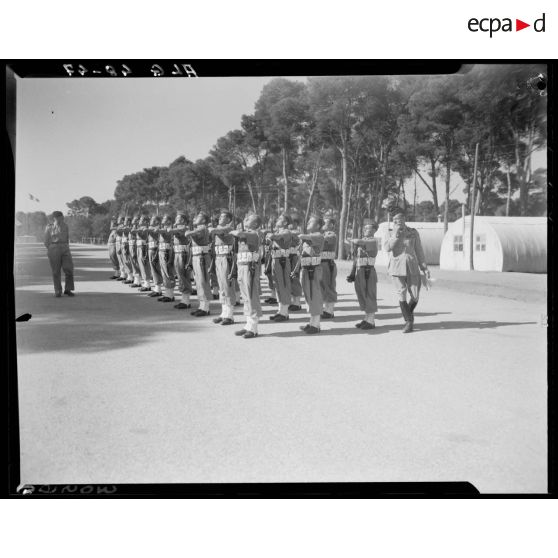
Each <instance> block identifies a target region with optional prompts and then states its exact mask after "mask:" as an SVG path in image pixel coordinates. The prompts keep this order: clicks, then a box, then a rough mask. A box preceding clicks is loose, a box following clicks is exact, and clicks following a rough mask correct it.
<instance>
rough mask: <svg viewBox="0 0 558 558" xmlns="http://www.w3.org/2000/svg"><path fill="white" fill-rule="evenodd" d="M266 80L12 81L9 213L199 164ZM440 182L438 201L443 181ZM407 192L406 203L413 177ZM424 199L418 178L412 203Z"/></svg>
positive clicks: (540, 160)
mask: <svg viewBox="0 0 558 558" xmlns="http://www.w3.org/2000/svg"><path fill="white" fill-rule="evenodd" d="M271 79H273V78H272V77H243V78H236V77H232V78H197V79H195V78H168V79H165V78H160V79H153V78H145V79H142V78H134V79H130V78H105V79H98V78H97V79H95V78H92V79H87V78H81V77H80V78H78V77H74V78H71V77H70V78H62V79H48V78H27V79H20V78H18V79H17V142H16V211H44V212H45V213H51V212H52V211H54V210H60V211H63V212H66V210H67V207H66V203H67V202H70V201H72V200H74V199H76V198H80V197H82V196H91V197H92V198H94V199H95V200H96V201H97V202H103V201H105V200H107V199H111V198H113V197H114V189H115V187H116V182H117V180H119V179H120V178H122V177H123V176H124V175H125V174H130V173H133V172H137V171H139V170H141V169H143V168H146V167H151V166H162V165H169V164H170V163H171V162H172V161H174V160H175V159H176V158H178V157H179V156H181V155H184V156H185V157H186V158H187V159H190V160H192V161H195V160H196V159H199V158H204V157H206V156H207V155H208V153H209V150H210V149H211V148H212V147H213V145H214V144H215V142H216V141H217V139H218V138H219V137H221V136H223V135H225V134H226V133H227V132H229V131H230V130H233V129H236V128H239V127H240V119H241V116H242V115H243V114H248V113H251V112H253V110H254V105H255V103H256V100H257V99H258V97H259V95H260V93H261V90H262V87H263V86H264V84H265V83H267V82H268V81H270V80H271ZM290 79H299V80H304V79H305V78H290ZM545 156H546V154H545V153H538V154H536V155H535V156H534V161H533V168H534V169H536V168H537V167H538V166H546V163H545ZM425 176H426V175H425ZM451 180H452V184H451V189H452V194H451V197H452V198H455V199H458V200H460V201H463V199H464V194H463V192H462V191H463V188H464V184H463V181H462V180H461V178H460V177H459V175H457V174H453V175H452V179H451ZM439 182H440V183H439V188H438V195H439V199H440V202H441V201H442V200H443V196H444V180H443V177H440V181H439ZM405 191H406V197H407V199H408V200H412V199H413V193H414V179H410V180H408V181H407V183H406V185H405ZM29 194H31V195H32V196H34V197H36V198H38V199H39V200H40V201H39V202H36V201H32V200H30V199H29ZM427 199H428V200H431V194H430V193H429V192H428V191H427V190H426V187H425V186H424V185H423V184H422V183H421V182H420V180H417V200H418V201H422V200H427Z"/></svg>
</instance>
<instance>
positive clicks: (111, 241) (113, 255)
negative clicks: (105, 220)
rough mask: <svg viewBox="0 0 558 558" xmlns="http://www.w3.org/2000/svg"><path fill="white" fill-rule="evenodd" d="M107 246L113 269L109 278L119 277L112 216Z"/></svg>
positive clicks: (114, 221) (114, 224) (114, 223)
mask: <svg viewBox="0 0 558 558" xmlns="http://www.w3.org/2000/svg"><path fill="white" fill-rule="evenodd" d="M107 248H108V254H109V259H110V263H111V264H112V270H113V274H112V275H111V279H118V278H119V277H120V262H119V260H118V254H117V252H116V220H115V219H114V218H113V219H111V220H110V233H109V236H108V240H107Z"/></svg>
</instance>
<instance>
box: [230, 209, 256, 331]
mask: <svg viewBox="0 0 558 558" xmlns="http://www.w3.org/2000/svg"><path fill="white" fill-rule="evenodd" d="M260 226H261V219H260V217H259V216H258V215H254V214H251V215H247V216H246V217H245V218H244V231H238V230H235V231H232V233H231V234H232V235H234V236H236V237H237V238H238V252H237V255H236V263H237V266H238V283H239V285H240V292H241V293H242V300H243V301H244V315H245V316H246V325H245V326H244V328H243V329H241V330H239V331H236V332H235V335H238V336H242V337H243V338H244V339H252V338H254V337H257V336H258V322H259V319H260V317H261V316H262V306H261V303H260V273H261V253H260V234H259V232H258V229H259V227H260Z"/></svg>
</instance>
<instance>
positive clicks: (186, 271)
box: [172, 213, 192, 310]
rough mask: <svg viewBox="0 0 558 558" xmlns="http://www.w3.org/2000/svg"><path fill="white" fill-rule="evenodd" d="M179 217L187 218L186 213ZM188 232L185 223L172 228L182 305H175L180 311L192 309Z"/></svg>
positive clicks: (175, 268)
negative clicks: (186, 235)
mask: <svg viewBox="0 0 558 558" xmlns="http://www.w3.org/2000/svg"><path fill="white" fill-rule="evenodd" d="M178 215H183V216H186V214H185V213H179V214H178ZM187 231H188V227H187V225H186V224H185V223H183V224H177V223H175V224H174V225H173V228H172V233H173V250H174V271H175V273H176V276H177V277H178V290H179V291H180V296H181V298H180V303H179V304H177V305H175V308H178V309H179V310H182V309H186V308H190V296H191V295H192V271H191V267H190V241H189V239H188V238H186V237H185V236H184V233H185V232H187Z"/></svg>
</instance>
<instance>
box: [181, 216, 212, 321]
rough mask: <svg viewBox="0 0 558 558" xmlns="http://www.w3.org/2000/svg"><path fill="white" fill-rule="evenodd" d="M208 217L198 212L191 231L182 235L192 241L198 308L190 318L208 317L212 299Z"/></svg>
mask: <svg viewBox="0 0 558 558" xmlns="http://www.w3.org/2000/svg"><path fill="white" fill-rule="evenodd" d="M208 222H209V216H208V215H207V213H205V212H203V211H200V212H199V213H198V214H197V215H196V217H195V219H194V222H193V224H194V226H195V227H196V228H195V229H194V230H193V231H187V232H186V233H184V236H185V237H186V238H190V239H191V241H192V245H191V248H190V249H191V250H192V261H193V264H194V279H195V281H196V291H197V294H198V300H199V301H200V306H199V308H198V309H197V310H194V311H193V312H191V315H192V316H196V317H198V318H200V317H203V316H209V301H210V300H211V299H212V298H213V296H212V293H211V287H210V286H209V266H210V264H211V257H210V254H209V248H210V246H209V243H210V241H211V238H210V235H209V230H208V228H207V224H208Z"/></svg>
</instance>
